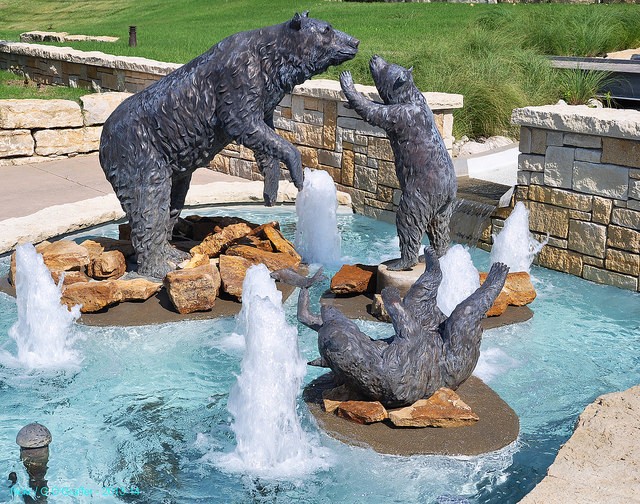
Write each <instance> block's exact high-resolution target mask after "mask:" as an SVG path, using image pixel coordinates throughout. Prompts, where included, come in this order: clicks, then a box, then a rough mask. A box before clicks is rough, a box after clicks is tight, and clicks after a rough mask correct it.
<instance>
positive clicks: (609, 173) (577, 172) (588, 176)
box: [572, 161, 629, 201]
mask: <svg viewBox="0 0 640 504" xmlns="http://www.w3.org/2000/svg"><path fill="white" fill-rule="evenodd" d="M572 188H573V189H574V190H575V191H578V192H581V193H585V194H594V195H596V196H605V197H607V198H614V199H620V200H623V201H626V200H627V198H628V196H629V169H628V168H625V167H623V166H617V165H611V164H602V163H586V162H584V161H576V162H575V164H574V167H573V181H572Z"/></svg>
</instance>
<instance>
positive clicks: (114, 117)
mask: <svg viewBox="0 0 640 504" xmlns="http://www.w3.org/2000/svg"><path fill="white" fill-rule="evenodd" d="M357 50H358V40H357V39H355V38H353V37H351V36H349V35H347V34H346V33H342V32H340V31H338V30H335V29H333V28H332V27H331V25H329V24H328V23H326V22H324V21H320V20H317V19H312V18H309V17H308V16H307V13H304V14H302V15H300V14H296V15H295V16H294V17H293V19H291V20H289V21H287V22H286V23H283V24H279V25H275V26H269V27H266V28H261V29H257V30H252V31H247V32H241V33H236V34H234V35H231V36H230V37H228V38H226V39H224V40H222V41H221V42H219V43H218V44H216V45H215V46H213V47H212V48H211V49H209V51H207V52H206V53H204V54H202V55H200V56H198V57H197V58H195V59H193V60H192V61H190V62H189V63H187V64H186V65H184V66H182V67H180V68H178V69H177V70H175V71H174V72H172V73H170V74H169V75H167V76H165V77H163V78H162V79H160V80H158V81H157V82H155V83H154V84H152V85H151V86H149V87H148V88H146V89H144V90H143V91H140V92H139V93H136V94H134V95H132V96H131V97H129V98H127V99H126V100H124V101H123V102H122V103H121V104H120V105H119V106H118V107H117V108H116V110H115V111H114V112H113V113H112V114H111V116H110V117H109V118H108V119H107V121H106V122H105V124H104V128H103V131H102V137H101V139H100V164H101V165H102V169H103V170H104V172H105V175H106V177H107V179H108V180H109V182H110V183H111V185H112V186H113V189H114V191H115V193H116V196H117V197H118V199H119V200H120V204H121V205H122V208H123V209H124V211H125V213H126V215H127V217H128V219H129V224H130V225H131V240H132V244H133V247H134V249H135V251H136V255H137V263H138V273H140V274H141V275H148V276H153V277H158V278H162V277H164V276H165V274H166V273H167V272H169V271H170V270H171V269H173V268H174V266H173V265H172V264H171V263H177V262H179V261H181V260H182V259H184V258H185V257H183V256H184V255H185V254H184V253H183V252H180V251H178V250H176V249H175V248H173V247H172V246H171V245H170V244H169V240H170V239H171V236H172V232H173V227H174V224H175V223H176V221H177V219H178V217H179V215H180V211H181V210H182V207H183V206H184V202H185V198H186V194H187V190H188V189H189V183H190V182H191V175H192V174H193V172H194V170H195V169H196V168H198V167H202V166H206V165H207V164H208V163H209V162H210V161H211V159H213V157H214V156H215V155H216V154H217V153H218V152H220V151H221V150H222V149H223V148H224V147H225V146H226V145H227V144H228V143H230V142H231V141H232V140H235V141H236V142H238V143H239V144H242V145H244V146H245V147H248V148H250V149H252V150H253V152H254V153H255V158H256V161H257V163H258V167H259V169H260V171H261V173H262V174H263V176H264V201H265V204H266V205H273V204H274V203H275V200H276V197H277V191H278V181H279V179H280V162H282V163H284V164H285V165H286V167H287V168H288V170H289V173H290V175H291V179H292V180H293V182H294V184H295V185H296V187H297V188H298V189H301V188H302V184H303V171H302V163H301V159H300V153H299V152H298V150H297V149H296V148H295V147H294V146H293V145H291V144H290V143H289V142H287V141H286V140H284V139H283V138H282V137H280V136H278V135H277V134H276V133H275V131H274V127H273V112H274V109H275V108H276V105H277V104H278V103H279V102H280V101H281V100H282V98H283V97H284V95H285V94H286V93H290V92H291V91H292V90H293V88H294V86H296V85H297V84H301V83H302V82H304V81H305V80H307V79H309V78H310V77H312V76H313V75H316V74H319V73H322V72H324V71H325V70H326V69H327V68H329V67H330V66H331V65H339V64H340V63H343V62H344V61H347V60H349V59H351V58H353V57H354V56H355V55H356V53H357Z"/></svg>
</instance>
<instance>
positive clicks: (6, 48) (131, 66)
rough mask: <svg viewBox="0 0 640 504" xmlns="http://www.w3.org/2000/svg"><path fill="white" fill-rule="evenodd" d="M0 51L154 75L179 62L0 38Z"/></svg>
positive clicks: (169, 69) (166, 71) (168, 70)
mask: <svg viewBox="0 0 640 504" xmlns="http://www.w3.org/2000/svg"><path fill="white" fill-rule="evenodd" d="M0 52H4V53H10V54H18V55H24V56H36V57H42V58H51V59H59V60H63V61H66V62H69V63H81V64H86V65H94V66H103V67H106V68H116V69H119V70H131V71H137V72H145V73H150V74H154V75H166V74H168V73H170V72H172V71H174V70H175V69H176V68H180V67H181V66H182V65H181V64H180V63H165V62H162V61H157V60H152V59H147V58H140V57H138V56H114V55H112V54H106V53H103V52H100V51H80V50H78V49H73V48H72V47H57V46H49V45H44V44H26V43H23V42H9V41H6V40H0Z"/></svg>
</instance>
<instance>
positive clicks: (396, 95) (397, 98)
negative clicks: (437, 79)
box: [369, 55, 417, 105]
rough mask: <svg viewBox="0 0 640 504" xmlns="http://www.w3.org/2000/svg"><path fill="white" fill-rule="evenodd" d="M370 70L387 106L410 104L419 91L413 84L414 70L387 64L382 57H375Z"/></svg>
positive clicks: (370, 64)
mask: <svg viewBox="0 0 640 504" xmlns="http://www.w3.org/2000/svg"><path fill="white" fill-rule="evenodd" d="M369 68H370V70H371V76H372V77H373V82H375V84H376V88H377V89H378V94H379V95H380V98H382V101H383V102H384V103H386V104H387V105H392V104H397V103H409V102H411V101H412V98H413V97H414V96H415V92H416V90H417V88H416V85H415V84H414V83H413V68H404V67H402V66H400V65H396V64H393V63H387V62H386V61H385V60H384V59H383V58H381V57H380V56H377V55H375V56H373V57H372V58H371V60H370V61H369Z"/></svg>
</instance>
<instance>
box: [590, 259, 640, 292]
mask: <svg viewBox="0 0 640 504" xmlns="http://www.w3.org/2000/svg"><path fill="white" fill-rule="evenodd" d="M583 277H584V278H586V279H587V280H591V281H593V282H597V283H602V284H608V285H614V286H616V287H620V288H622V289H628V290H638V279H637V278H634V277H632V276H628V275H623V274H622V273H616V272H614V271H608V270H605V269H600V268H596V267H595V266H589V265H586V266H585V267H584V273H583Z"/></svg>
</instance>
